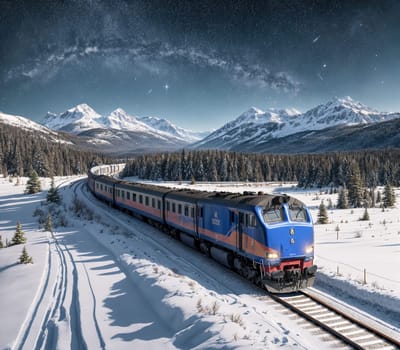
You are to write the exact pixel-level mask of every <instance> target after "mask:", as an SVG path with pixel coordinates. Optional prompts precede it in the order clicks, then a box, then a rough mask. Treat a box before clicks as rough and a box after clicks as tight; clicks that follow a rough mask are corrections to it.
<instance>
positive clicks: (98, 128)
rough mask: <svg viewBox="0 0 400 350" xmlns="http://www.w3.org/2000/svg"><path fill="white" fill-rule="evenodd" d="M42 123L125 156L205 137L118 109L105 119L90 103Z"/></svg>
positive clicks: (46, 117) (174, 148) (88, 143)
mask: <svg viewBox="0 0 400 350" xmlns="http://www.w3.org/2000/svg"><path fill="white" fill-rule="evenodd" d="M42 124H43V125H45V126H46V127H48V128H50V129H53V130H57V131H61V132H66V133H70V134H73V135H76V136H78V137H79V138H80V139H81V140H80V144H81V146H82V141H84V142H85V143H86V147H89V148H96V150H101V151H102V152H104V153H108V154H115V155H124V154H129V153H141V152H148V151H161V150H164V151H165V150H167V151H173V150H176V149H179V148H183V147H185V146H186V145H188V144H189V143H192V142H195V141H198V140H200V139H201V138H202V137H204V136H205V135H207V134H208V133H206V134H202V133H196V132H192V131H190V130H186V129H184V128H181V127H178V126H175V125H174V124H172V123H171V122H170V121H169V120H167V119H162V118H158V117H145V118H139V117H136V116H133V115H130V114H128V113H127V112H126V111H124V110H123V109H122V108H117V109H116V110H114V111H113V112H111V113H110V114H109V115H107V116H102V115H100V114H98V113H97V112H96V111H95V110H93V109H92V108H91V107H90V106H89V105H87V104H80V105H77V106H76V107H73V108H70V109H68V110H67V111H66V112H64V113H61V114H60V115H56V114H53V113H48V114H47V115H46V116H45V118H44V120H43V121H42Z"/></svg>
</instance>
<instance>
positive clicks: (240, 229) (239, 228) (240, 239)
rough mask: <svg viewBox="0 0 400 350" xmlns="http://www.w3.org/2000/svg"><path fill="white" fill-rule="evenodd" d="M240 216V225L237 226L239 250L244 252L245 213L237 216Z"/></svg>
mask: <svg viewBox="0 0 400 350" xmlns="http://www.w3.org/2000/svg"><path fill="white" fill-rule="evenodd" d="M236 215H237V216H238V220H237V222H238V225H237V231H238V235H237V248H238V249H239V250H243V227H244V213H242V212H239V213H238V214H236Z"/></svg>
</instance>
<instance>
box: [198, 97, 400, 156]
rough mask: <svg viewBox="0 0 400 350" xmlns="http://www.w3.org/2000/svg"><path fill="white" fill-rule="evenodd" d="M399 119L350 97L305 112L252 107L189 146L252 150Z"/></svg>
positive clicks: (395, 114)
mask: <svg viewBox="0 0 400 350" xmlns="http://www.w3.org/2000/svg"><path fill="white" fill-rule="evenodd" d="M399 117H400V113H382V112H378V111H376V110H373V109H371V108H369V107H367V106H365V105H363V104H361V103H360V102H356V101H354V100H352V99H351V98H350V97H345V98H342V99H339V98H334V99H332V100H331V101H328V102H327V103H326V104H322V105H319V106H317V107H315V108H312V109H310V110H309V111H307V112H305V113H300V112H299V111H297V110H295V109H289V110H287V109H285V110H274V109H270V110H268V111H266V112H264V111H262V110H260V109H257V108H254V107H252V108H250V109H249V110H248V111H246V112H245V113H243V114H241V115H240V116H239V117H238V118H236V119H235V120H234V121H232V122H229V123H227V124H225V125H224V126H223V127H222V128H220V129H218V130H216V131H215V132H213V133H212V134H210V135H209V136H208V137H206V138H205V139H203V140H201V141H199V142H197V143H194V144H193V145H192V147H193V148H219V149H232V150H233V149H236V150H238V149H240V145H242V144H243V145H244V144H245V145H246V150H247V151H251V150H252V148H254V149H257V146H258V145H260V144H263V143H265V142H268V141H271V140H273V139H278V138H282V137H286V136H288V135H294V134H296V133H301V132H304V131H311V130H323V129H327V128H331V127H334V126H339V125H340V126H352V125H359V124H371V123H378V122H384V121H388V120H392V119H395V118H399Z"/></svg>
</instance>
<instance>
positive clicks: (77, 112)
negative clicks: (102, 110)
mask: <svg viewBox="0 0 400 350" xmlns="http://www.w3.org/2000/svg"><path fill="white" fill-rule="evenodd" d="M101 119H102V116H101V115H100V114H98V113H97V112H95V111H94V110H93V109H92V108H91V107H90V106H88V105H87V104H86V103H83V104H80V105H77V106H76V107H73V108H70V109H68V110H67V111H66V112H64V113H62V114H60V115H56V114H53V113H47V115H46V117H45V118H44V120H43V122H42V124H43V125H45V126H46V127H48V128H49V129H53V130H59V131H65V132H69V133H71V134H79V133H80V132H82V131H84V130H89V129H95V128H102V124H101Z"/></svg>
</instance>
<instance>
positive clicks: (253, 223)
mask: <svg viewBox="0 0 400 350" xmlns="http://www.w3.org/2000/svg"><path fill="white" fill-rule="evenodd" d="M247 215H248V218H247V226H248V227H256V225H257V221H256V217H255V216H254V215H253V214H247Z"/></svg>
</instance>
